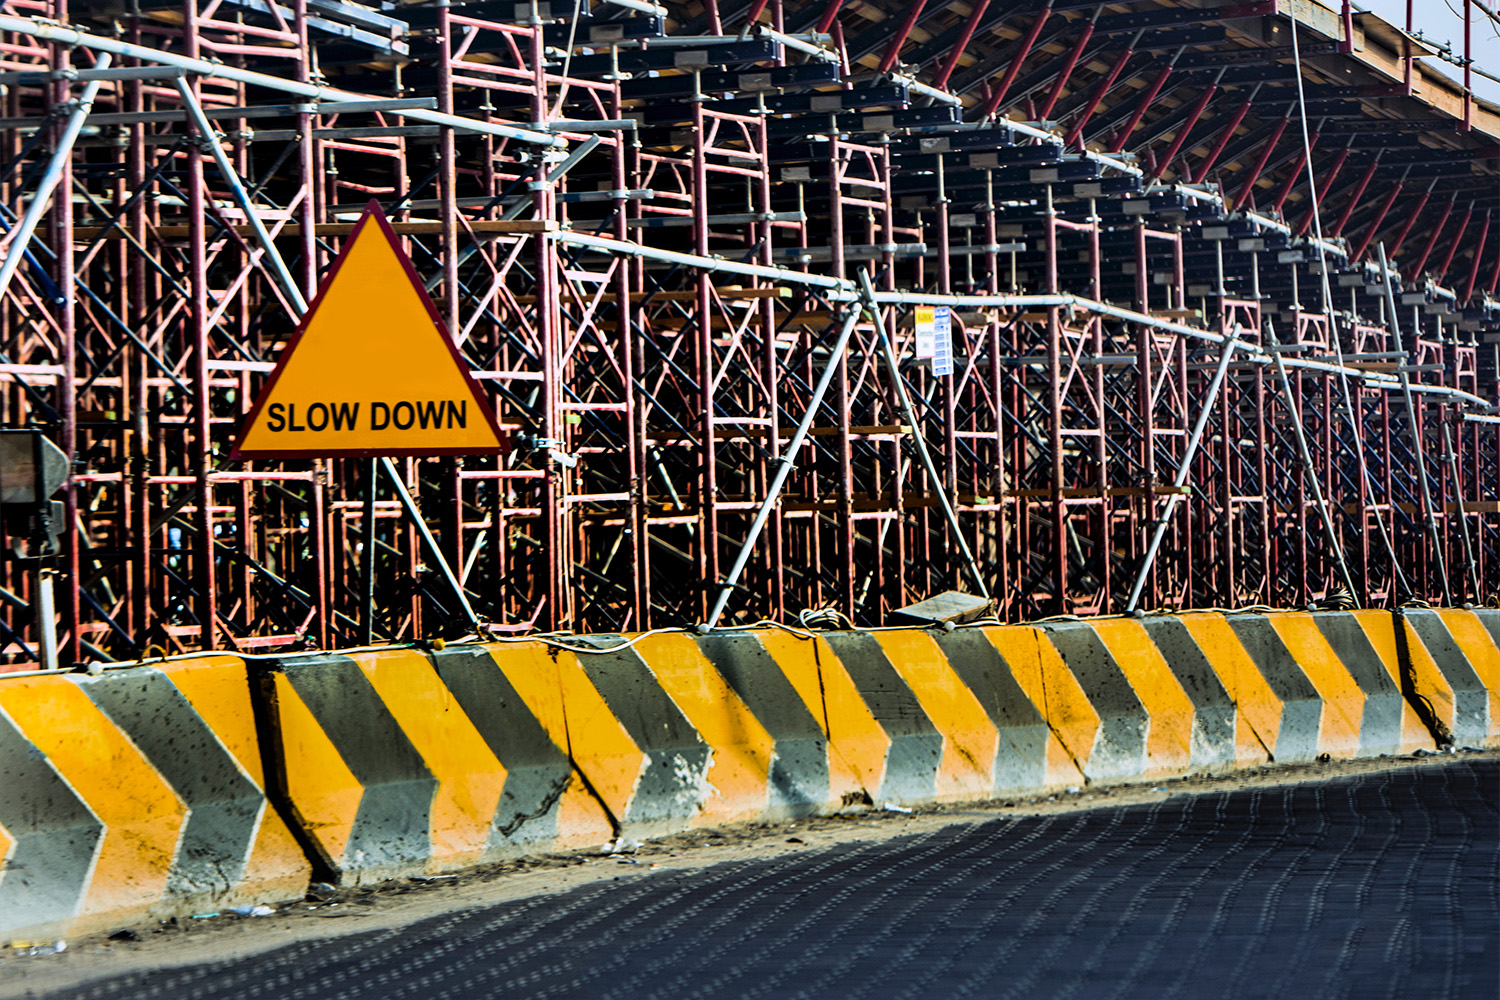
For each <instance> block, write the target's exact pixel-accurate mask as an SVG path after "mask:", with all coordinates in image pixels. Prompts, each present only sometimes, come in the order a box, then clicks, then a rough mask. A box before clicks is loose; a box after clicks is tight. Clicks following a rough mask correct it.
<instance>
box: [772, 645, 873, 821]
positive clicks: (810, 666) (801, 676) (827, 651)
mask: <svg viewBox="0 0 1500 1000" xmlns="http://www.w3.org/2000/svg"><path fill="white" fill-rule="evenodd" d="M759 639H760V644H761V648H762V649H764V650H765V651H766V653H767V654H769V655H770V657H771V659H773V660H775V661H776V665H777V666H778V667H780V668H781V672H782V674H783V675H784V676H785V677H786V679H787V682H788V683H789V684H791V685H792V687H793V688H795V689H796V690H797V695H798V696H799V697H800V698H801V699H802V702H803V704H805V705H806V706H807V710H808V711H809V712H811V713H812V716H813V718H814V719H816V720H818V725H819V726H820V727H822V729H823V735H824V736H826V737H827V738H828V793H829V797H830V798H832V799H835V800H839V799H842V798H843V797H844V796H846V795H851V794H857V793H859V792H861V791H868V793H869V794H872V795H873V794H874V791H873V790H874V789H877V788H879V787H880V782H881V779H882V778H883V777H884V774H885V752H886V748H887V747H889V746H890V739H889V738H888V737H887V736H886V735H885V730H884V729H882V728H880V723H878V722H876V721H875V716H874V715H872V714H871V713H870V710H869V708H868V707H867V706H866V705H865V702H864V699H863V698H861V697H860V696H859V691H858V690H856V689H855V687H854V682H853V681H852V680H850V678H849V675H848V673H846V672H845V671H844V668H843V666H842V665H841V664H840V663H839V658H838V655H837V654H835V653H834V651H833V650H832V649H831V648H830V647H829V645H828V643H826V642H824V641H823V640H822V639H799V638H798V637H797V636H795V635H792V634H790V633H787V632H782V631H780V630H770V629H768V630H766V631H765V632H762V633H760V634H759ZM835 720H837V721H836V722H835Z"/></svg>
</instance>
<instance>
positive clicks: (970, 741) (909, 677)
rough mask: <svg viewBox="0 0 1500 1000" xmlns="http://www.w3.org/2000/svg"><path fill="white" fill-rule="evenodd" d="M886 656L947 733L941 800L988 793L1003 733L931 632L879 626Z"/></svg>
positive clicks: (939, 780) (940, 777)
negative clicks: (991, 719)
mask: <svg viewBox="0 0 1500 1000" xmlns="http://www.w3.org/2000/svg"><path fill="white" fill-rule="evenodd" d="M874 635H875V638H876V640H877V641H878V642H879V643H880V646H881V649H883V650H884V651H885V656H886V659H888V660H890V662H891V666H893V667H894V668H895V669H896V672H897V673H898V674H900V675H901V679H902V680H904V681H905V682H906V683H907V686H908V687H910V688H911V690H912V694H913V695H915V696H916V699H917V703H918V704H920V705H921V706H922V711H924V712H926V713H927V717H928V718H929V719H931V720H932V724H933V725H934V726H936V727H937V729H938V732H940V733H942V734H943V759H942V761H941V762H940V763H939V765H938V773H937V782H936V788H935V795H936V797H937V799H938V800H939V801H952V800H956V799H976V798H989V797H990V794H991V790H992V789H993V788H994V787H995V751H996V750H997V749H998V748H999V745H1000V733H999V731H998V730H997V729H996V728H995V724H994V723H993V722H991V721H990V717H989V715H988V714H987V713H986V712H985V710H984V706H983V705H981V704H980V703H979V699H978V698H975V697H974V693H973V692H972V691H970V690H969V689H968V687H967V686H966V685H965V684H964V682H963V681H962V680H961V679H960V678H959V676H958V674H957V672H956V671H954V669H953V667H952V666H950V665H949V663H948V658H947V657H946V656H944V655H943V651H942V650H941V649H939V648H938V644H937V643H936V642H934V641H933V639H932V637H931V636H930V635H928V634H927V633H926V632H924V631H921V630H918V629H912V630H910V631H906V632H876V633H874Z"/></svg>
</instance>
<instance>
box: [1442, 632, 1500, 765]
mask: <svg viewBox="0 0 1500 1000" xmlns="http://www.w3.org/2000/svg"><path fill="white" fill-rule="evenodd" d="M1438 617H1440V618H1442V619H1443V624H1444V625H1446V626H1448V632H1449V634H1450V635H1452V636H1453V641H1454V642H1456V643H1458V648H1459V649H1460V650H1461V651H1462V652H1463V654H1464V658H1465V659H1467V660H1468V661H1469V666H1470V667H1472V668H1473V670H1474V674H1475V676H1477V677H1478V678H1479V683H1481V684H1483V685H1484V689H1485V691H1486V692H1488V694H1489V703H1490V731H1489V740H1490V742H1491V744H1495V743H1500V649H1497V648H1496V647H1495V640H1494V639H1492V638H1490V632H1489V629H1487V628H1485V627H1484V623H1483V622H1481V621H1480V620H1479V616H1478V615H1476V614H1475V613H1474V612H1472V611H1464V610H1462V609H1458V608H1450V609H1447V610H1444V611H1439V612H1438Z"/></svg>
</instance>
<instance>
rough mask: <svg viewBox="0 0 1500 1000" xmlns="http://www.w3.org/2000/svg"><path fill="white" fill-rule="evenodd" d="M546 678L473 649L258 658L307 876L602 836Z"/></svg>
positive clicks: (601, 822) (367, 873) (394, 870)
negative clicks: (306, 852) (305, 852)
mask: <svg viewBox="0 0 1500 1000" xmlns="http://www.w3.org/2000/svg"><path fill="white" fill-rule="evenodd" d="M503 652H504V654H505V655H506V657H507V658H511V659H515V660H522V661H524V660H525V659H526V658H525V656H524V653H519V654H518V652H517V651H516V650H514V649H513V648H511V649H505V650H503ZM538 667H540V668H541V669H540V670H538V669H535V668H538ZM550 667H551V661H550V659H547V658H546V657H545V656H543V657H542V659H541V662H539V663H538V662H536V661H535V658H534V657H532V658H531V660H530V661H529V662H525V663H524V666H523V669H521V670H510V671H508V670H506V669H504V668H503V667H502V665H501V661H497V659H496V658H495V657H494V656H492V655H491V651H490V650H488V649H485V648H483V647H478V646H459V647H450V648H449V649H447V650H444V651H442V652H441V653H435V654H432V655H431V656H429V655H427V654H425V653H423V652H421V651H419V650H414V649H404V648H403V649H396V648H393V649H390V650H382V651H377V652H359V653H354V654H352V655H348V656H340V655H327V654H325V655H319V656H300V657H288V658H285V659H274V660H266V661H260V662H258V663H257V664H256V665H255V669H256V671H257V675H258V677H259V680H260V690H261V694H262V698H263V699H264V706H265V712H266V715H267V718H268V723H269V724H268V726H267V727H266V728H267V730H268V738H269V740H270V741H271V744H272V745H271V746H270V747H268V748H267V749H268V750H269V751H270V753H269V755H268V756H269V758H270V759H271V760H272V761H274V762H275V763H274V765H273V766H275V767H276V769H277V771H278V772H279V773H278V778H279V782H278V784H279V787H281V788H283V789H284V791H285V794H286V796H287V804H288V807H289V809H290V811H291V812H292V814H293V815H294V816H295V817H296V818H297V821H298V823H299V825H300V827H301V830H302V831H303V833H304V835H305V840H306V842H307V844H308V845H309V849H310V850H311V851H313V852H314V853H315V854H316V857H315V861H316V862H317V863H318V866H319V868H320V870H323V871H326V872H327V873H329V874H330V876H331V877H334V878H336V879H337V880H339V881H340V882H341V883H343V884H357V883H360V882H367V881H379V880H382V879H389V878H395V877H398V876H410V875H426V874H432V873H435V872H443V871H451V870H455V869H459V868H464V867H468V866H471V865H474V864H479V863H482V862H485V861H493V860H498V859H500V858H503V857H513V856H515V855H517V854H520V853H522V852H523V851H524V850H526V849H538V850H542V849H552V848H559V847H580V846H587V845H590V844H602V843H604V842H606V841H608V840H609V839H610V837H611V835H612V832H613V831H612V827H611V825H610V823H609V821H608V819H607V818H606V816H605V815H604V812H603V810H602V809H601V808H600V807H599V806H598V804H597V803H596V802H595V801H594V800H593V798H592V797H591V796H589V795H588V794H587V792H586V791H585V790H584V788H583V787H582V785H581V784H580V783H579V782H578V781H577V779H576V776H575V773H574V770H573V768H572V766H571V764H570V763H569V758H568V753H567V751H566V749H565V747H566V737H565V736H564V735H563V734H562V733H561V729H562V720H561V709H560V696H559V692H558V685H557V681H556V677H555V672H553V671H551V670H549V669H548V668H550ZM518 675H519V676H518ZM549 675H550V676H549ZM513 678H514V680H513Z"/></svg>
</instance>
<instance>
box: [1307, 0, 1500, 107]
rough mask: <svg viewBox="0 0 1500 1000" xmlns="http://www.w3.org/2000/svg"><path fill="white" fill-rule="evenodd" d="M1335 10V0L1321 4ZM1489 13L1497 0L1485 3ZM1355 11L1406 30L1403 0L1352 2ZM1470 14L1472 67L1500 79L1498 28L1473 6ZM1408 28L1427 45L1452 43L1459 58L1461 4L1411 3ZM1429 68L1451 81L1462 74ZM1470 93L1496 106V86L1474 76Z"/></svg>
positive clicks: (1438, 65)
mask: <svg viewBox="0 0 1500 1000" xmlns="http://www.w3.org/2000/svg"><path fill="white" fill-rule="evenodd" d="M1323 2H1324V3H1326V4H1328V5H1329V6H1331V7H1333V8H1334V9H1335V10H1337V9H1338V8H1339V6H1340V3H1339V0H1323ZM1485 6H1487V7H1489V8H1490V9H1491V10H1497V7H1500V0H1485ZM1355 8H1356V9H1361V10H1369V11H1373V12H1374V13H1375V14H1377V15H1378V16H1380V17H1382V18H1384V19H1385V20H1387V21H1389V22H1391V23H1392V24H1394V25H1395V26H1396V27H1398V28H1404V27H1406V0H1364V2H1362V3H1361V2H1356V3H1355ZM1472 9H1473V12H1474V35H1473V47H1474V51H1473V55H1474V65H1475V67H1476V68H1478V69H1483V70H1485V71H1486V72H1488V73H1492V74H1494V75H1495V76H1500V25H1496V24H1495V22H1494V21H1491V20H1490V19H1489V18H1488V17H1486V16H1485V13H1484V11H1482V10H1480V9H1479V8H1478V7H1477V6H1475V7H1473V8H1472ZM1412 13H1413V24H1412V27H1413V28H1414V29H1415V30H1417V31H1420V32H1422V33H1423V34H1424V35H1425V36H1426V38H1427V40H1428V41H1429V42H1432V43H1435V44H1439V45H1441V44H1442V43H1443V42H1452V43H1453V54H1454V55H1455V56H1462V55H1463V43H1464V19H1463V0H1413V6H1412ZM1427 63H1428V65H1429V66H1431V67H1432V68H1433V69H1437V70H1441V71H1442V72H1444V73H1447V74H1448V75H1449V76H1451V77H1454V78H1455V79H1462V75H1463V70H1462V69H1460V68H1459V67H1457V66H1454V65H1453V64H1452V63H1447V62H1444V61H1443V60H1441V59H1438V58H1429V59H1428V60H1427ZM1474 93H1476V94H1478V95H1479V96H1481V97H1484V98H1486V99H1488V100H1491V101H1494V102H1495V103H1497V104H1500V83H1496V82H1495V81H1493V80H1486V79H1485V78H1484V77H1482V76H1479V75H1478V74H1475V75H1474Z"/></svg>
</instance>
